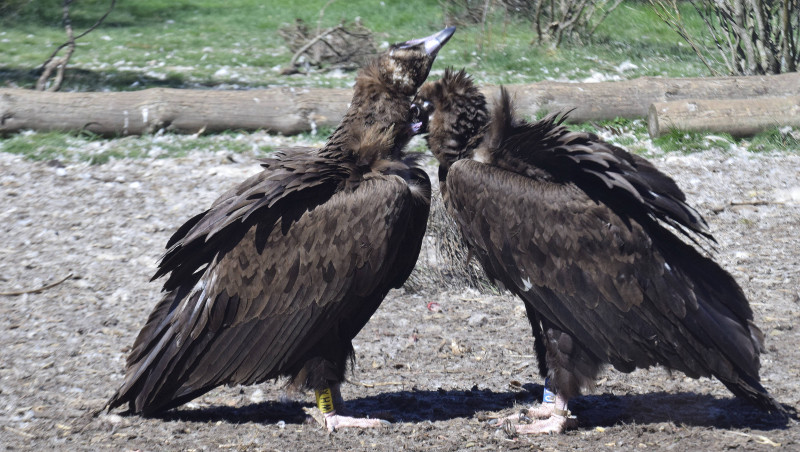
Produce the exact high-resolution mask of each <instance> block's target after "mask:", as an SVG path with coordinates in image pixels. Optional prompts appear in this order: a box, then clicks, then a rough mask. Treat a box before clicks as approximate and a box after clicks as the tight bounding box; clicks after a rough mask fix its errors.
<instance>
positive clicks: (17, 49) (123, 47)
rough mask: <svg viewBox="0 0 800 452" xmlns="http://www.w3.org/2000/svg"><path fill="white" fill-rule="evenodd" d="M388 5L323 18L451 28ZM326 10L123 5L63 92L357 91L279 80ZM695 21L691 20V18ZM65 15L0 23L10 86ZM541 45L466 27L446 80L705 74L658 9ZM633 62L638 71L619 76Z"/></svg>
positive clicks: (83, 54)
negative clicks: (468, 75)
mask: <svg viewBox="0 0 800 452" xmlns="http://www.w3.org/2000/svg"><path fill="white" fill-rule="evenodd" d="M47 2H50V3H53V2H52V0H47V1H45V3H47ZM37 3H38V2H31V3H29V5H35V4H37ZM55 3H59V2H55ZM383 3H384V5H381V4H380V2H374V1H365V0H356V1H346V2H345V1H334V2H332V3H330V4H329V5H328V6H327V8H326V9H325V13H324V15H323V17H322V19H321V22H320V25H321V26H322V27H328V26H331V25H334V24H337V23H339V22H340V21H341V20H351V19H353V18H354V17H356V16H358V17H360V18H361V20H362V22H363V23H364V24H365V25H366V26H367V27H368V28H370V29H372V30H373V31H374V32H375V33H376V42H377V43H378V44H379V45H380V44H382V43H384V42H386V43H388V42H395V41H400V40H404V39H409V38H413V37H422V36H425V35H427V34H430V33H431V32H433V31H436V30H438V29H440V28H441V27H442V26H443V23H444V19H443V16H442V10H441V7H440V6H439V4H438V2H436V1H431V0H429V1H422V0H407V1H405V2H389V1H386V2H383ZM104 4H106V3H105V2H103V1H100V0H91V1H87V2H75V6H74V7H73V11H74V17H76V18H77V20H75V29H76V31H78V32H79V31H81V30H83V29H85V28H86V27H88V26H89V25H90V24H91V23H93V22H94V20H96V18H97V17H99V15H100V12H101V11H102V7H101V6H102V5H104ZM325 4H326V1H324V0H316V1H310V0H298V1H293V2H287V1H275V2H263V1H257V0H230V1H226V2H221V1H201V0H194V1H189V0H182V1H174V2H172V1H169V2H168V1H166V0H137V1H135V2H120V3H119V5H118V6H117V8H116V9H115V10H114V11H113V12H112V13H111V15H110V16H109V18H108V19H107V22H106V23H105V24H104V25H103V26H101V27H100V28H99V29H97V30H95V31H94V32H92V33H90V34H89V35H87V36H86V37H84V38H82V39H81V40H79V41H78V43H79V45H78V47H77V49H76V51H75V53H74V55H73V57H72V60H71V68H70V70H69V71H68V74H67V75H68V78H67V81H66V86H65V87H64V89H65V90H68V89H72V90H89V89H92V90H97V89H112V90H125V89H142V88H145V87H150V86H173V87H196V86H228V85H236V86H242V87H262V86H270V85H288V86H331V87H342V86H347V85H349V84H350V83H352V75H351V74H345V76H341V75H339V74H337V73H334V74H330V73H325V72H322V73H316V74H313V75H311V76H306V75H294V76H281V75H280V74H279V72H278V69H279V68H281V67H284V66H285V65H286V64H287V63H288V61H289V60H290V58H291V56H292V55H291V53H290V52H289V51H288V49H287V48H286V46H285V44H284V42H283V40H282V38H280V36H278V34H277V30H278V29H279V28H280V27H281V26H283V25H285V24H289V23H292V22H293V21H294V20H295V18H301V19H303V20H305V21H306V22H307V23H308V24H309V25H310V26H315V25H316V24H317V21H318V20H319V10H320V8H322V7H323V6H324V5H325ZM31 8H33V6H31ZM686 13H687V15H688V16H691V14H692V11H691V10H689V9H687V11H686ZM60 14H61V13H60V8H57V7H51V8H50V9H47V8H44V7H43V6H39V7H37V8H35V9H34V11H32V12H29V13H28V14H27V15H23V16H20V17H16V18H7V19H6V20H5V22H4V23H2V31H0V44H2V45H3V48H4V49H3V51H2V53H0V78H4V79H6V80H5V82H6V83H7V84H8V83H10V84H12V85H18V86H22V87H30V86H32V85H33V83H34V82H35V78H36V74H35V73H33V72H32V71H33V70H35V69H36V68H37V67H38V66H39V65H41V63H42V62H43V61H44V60H45V59H46V58H47V56H48V55H49V54H50V52H52V50H53V49H54V48H55V47H56V46H57V45H58V44H60V43H61V42H63V41H64V31H63V28H62V27H61V25H60ZM12 19H13V20H12ZM697 25H698V26H700V24H697ZM532 37H533V31H532V29H531V26H530V23H528V22H526V21H523V20H521V19H519V18H517V17H514V16H510V17H504V16H503V15H501V14H496V15H494V16H492V17H491V18H490V23H489V26H488V27H487V29H486V30H484V29H483V28H482V27H480V26H478V25H476V26H471V27H460V29H459V31H458V32H457V33H456V35H455V36H454V38H453V39H452V40H451V42H450V43H449V44H448V45H447V47H445V49H444V50H443V51H442V52H441V54H440V56H439V60H438V61H437V65H436V68H438V69H441V68H443V67H445V66H449V65H452V66H456V67H466V68H467V69H468V70H469V71H470V72H472V73H473V74H474V75H475V76H476V78H477V79H478V80H479V81H481V82H482V83H528V82H533V81H537V80H544V79H570V80H582V79H584V78H587V77H590V76H592V75H593V74H594V73H596V72H600V73H603V74H607V75H609V76H611V77H617V78H618V77H623V78H631V77H637V76H642V75H668V76H696V75H703V74H705V72H706V70H705V68H704V67H703V66H702V65H701V64H700V63H699V61H698V60H697V59H696V58H695V56H694V54H693V53H692V52H691V50H690V49H689V48H688V46H685V45H683V44H682V43H680V42H679V39H677V37H676V35H674V34H673V33H672V32H671V30H669V28H668V27H667V26H666V25H664V24H663V23H661V22H660V20H659V19H658V18H657V17H656V16H655V15H654V14H653V12H652V10H651V9H650V7H649V6H648V5H645V4H642V3H638V2H636V3H630V4H625V5H623V6H621V7H620V8H618V9H617V10H616V11H615V12H614V13H612V14H611V15H610V16H609V17H608V19H606V22H605V23H604V24H603V25H602V26H601V27H600V28H599V29H598V31H597V33H596V35H595V36H594V38H593V39H592V40H591V41H590V42H588V43H586V44H582V45H570V44H565V45H563V46H562V47H560V48H558V49H550V48H549V47H546V46H545V47H539V46H536V45H531V44H530V43H531V40H532ZM626 61H628V62H631V64H633V65H635V66H636V67H635V68H630V69H624V70H623V69H620V65H621V64H622V63H624V62H626ZM628 66H629V67H630V65H628Z"/></svg>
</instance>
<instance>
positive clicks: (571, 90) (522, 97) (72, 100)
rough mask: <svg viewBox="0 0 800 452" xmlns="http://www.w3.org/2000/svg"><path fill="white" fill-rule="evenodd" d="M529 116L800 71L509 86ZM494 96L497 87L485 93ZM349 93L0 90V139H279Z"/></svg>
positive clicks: (760, 87) (705, 93)
mask: <svg viewBox="0 0 800 452" xmlns="http://www.w3.org/2000/svg"><path fill="white" fill-rule="evenodd" d="M507 88H508V90H509V92H510V93H511V95H512V99H514V101H515V105H516V108H517V110H518V111H519V112H520V113H521V114H523V115H528V116H534V115H537V114H541V113H543V112H551V113H555V112H567V111H570V110H572V112H571V113H570V117H569V120H570V121H572V122H586V121H600V120H611V119H615V118H627V119H636V118H645V117H646V116H647V114H648V108H649V107H650V104H652V103H655V102H666V101H673V100H683V99H742V98H751V97H763V96H771V97H781V96H798V95H800V73H796V72H795V73H787V74H780V75H769V76H767V75H765V76H750V77H716V78H714V77H710V78H683V79H669V78H655V77H643V78H638V79H635V80H628V81H620V82H601V83H564V82H549V81H547V82H538V83H532V84H527V85H507ZM482 91H483V92H484V94H486V96H487V98H488V99H490V100H492V99H494V98H495V97H497V94H498V88H497V87H496V86H485V87H483V88H482ZM351 96H352V90H350V89H321V88H272V89H256V90H247V91H210V90H181V89H168V88H151V89H146V90H142V91H128V92H109V93H98V92H91V93H62V92H57V93H42V92H36V91H29V90H20V89H0V134H8V133H14V132H19V131H21V130H28V129H31V130H39V131H48V130H59V131H70V130H87V131H90V132H93V133H96V134H99V135H105V136H116V135H136V134H143V133H154V132H156V131H159V130H162V129H163V130H166V131H172V132H179V133H197V132H199V131H207V132H217V131H222V130H230V129H239V130H257V129H263V130H267V131H270V132H275V133H282V134H294V133H299V132H305V131H309V130H313V129H314V128H315V127H335V126H336V125H337V124H338V123H339V121H340V120H341V118H342V115H343V114H344V112H345V111H346V110H347V106H348V104H349V102H350V98H351Z"/></svg>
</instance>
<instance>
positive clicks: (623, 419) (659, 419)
mask: <svg viewBox="0 0 800 452" xmlns="http://www.w3.org/2000/svg"><path fill="white" fill-rule="evenodd" d="M541 396H542V386H541V385H535V384H526V385H525V386H524V389H523V388H520V389H519V390H517V391H507V392H494V391H492V390H488V389H478V388H477V387H473V388H472V389H469V390H444V389H439V390H435V391H429V390H428V391H419V390H410V391H397V392H387V393H381V394H377V395H375V396H369V397H360V398H353V399H350V400H347V407H348V409H349V410H351V411H353V412H355V413H356V414H359V415H368V416H370V417H377V418H381V419H386V420H388V421H390V422H412V423H413V422H425V421H431V422H437V421H447V420H451V419H455V418H471V417H477V418H478V419H481V420H486V419H490V418H492V417H495V416H496V415H498V414H504V415H509V414H512V413H508V410H509V409H512V408H514V407H516V406H519V407H520V408H523V407H528V406H530V405H532V404H537V403H538V402H539V401H540V400H541ZM310 407H313V405H312V404H310V403H303V402H297V401H284V402H278V401H268V402H261V403H254V404H250V405H245V406H242V407H227V406H225V407H209V408H198V409H178V410H173V411H169V412H167V413H164V414H163V415H161V416H158V417H160V418H163V419H165V420H183V421H191V422H217V421H222V422H230V423H244V422H257V423H267V424H271V423H277V422H280V421H283V422H285V423H289V424H299V423H304V422H306V421H307V418H308V416H307V415H306V413H305V411H304V408H310ZM570 409H571V410H572V412H573V414H575V415H576V416H577V417H578V422H579V428H581V429H586V428H592V427H598V426H605V427H608V426H614V425H639V426H642V425H648V424H659V423H672V424H675V425H689V426H702V427H715V428H724V429H738V428H752V429H757V430H776V429H784V428H786V427H787V420H786V419H783V418H780V417H778V416H770V415H768V414H765V413H763V412H761V411H759V410H758V409H756V408H754V407H751V406H750V405H748V404H747V403H746V402H743V401H741V400H737V399H735V398H716V397H713V396H711V395H706V394H696V393H691V392H681V393H666V392H654V393H647V394H632V395H613V394H599V395H587V396H582V397H577V398H575V399H573V400H572V402H571V403H570ZM503 411H505V413H496V412H503Z"/></svg>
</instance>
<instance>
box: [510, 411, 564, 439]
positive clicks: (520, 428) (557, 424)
mask: <svg viewBox="0 0 800 452" xmlns="http://www.w3.org/2000/svg"><path fill="white" fill-rule="evenodd" d="M577 426H578V420H577V419H576V418H575V416H569V415H567V416H560V415H558V414H553V415H552V416H550V417H549V418H547V419H543V420H538V421H535V422H533V423H531V424H517V425H516V426H514V427H515V428H516V432H517V434H519V435H541V434H543V433H549V434H553V433H563V432H564V430H566V429H568V428H575V427H577Z"/></svg>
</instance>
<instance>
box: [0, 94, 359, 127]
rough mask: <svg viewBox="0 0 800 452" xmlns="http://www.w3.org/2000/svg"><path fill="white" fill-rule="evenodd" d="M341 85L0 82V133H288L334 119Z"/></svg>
mask: <svg viewBox="0 0 800 452" xmlns="http://www.w3.org/2000/svg"><path fill="white" fill-rule="evenodd" d="M351 97H352V91H351V90H348V89H321V88H275V89H257V90H247V91H211V90H184V89H170V88H151V89H145V90H142V91H123V92H89V93H80V92H77V93H76V92H72V93H69V92H64V93H62V92H56V93H47V92H41V91H30V90H21V89H0V133H2V134H7V133H12V132H19V131H21V130H28V129H32V130H39V131H72V130H78V131H81V130H86V131H89V132H92V133H96V134H98V135H104V136H115V135H140V134H147V133H154V132H157V131H159V130H162V129H163V130H166V131H169V132H177V133H197V132H199V131H206V132H221V131H224V130H236V129H241V130H259V129H263V130H267V131H270V132H276V133H282V134H286V135H289V134H295V133H300V132H304V131H309V130H312V129H314V128H315V127H321V126H335V125H336V124H338V123H339V121H340V119H341V117H342V114H343V112H344V111H345V110H346V109H347V104H348V102H350V98H351Z"/></svg>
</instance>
